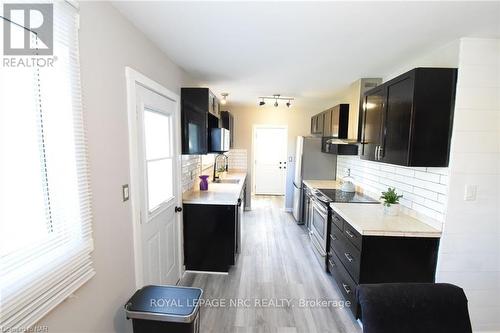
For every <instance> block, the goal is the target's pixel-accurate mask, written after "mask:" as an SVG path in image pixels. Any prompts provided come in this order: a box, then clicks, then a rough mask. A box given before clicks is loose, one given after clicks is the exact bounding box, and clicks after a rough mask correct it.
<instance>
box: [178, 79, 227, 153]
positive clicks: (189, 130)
mask: <svg viewBox="0 0 500 333" xmlns="http://www.w3.org/2000/svg"><path fill="white" fill-rule="evenodd" d="M219 113H220V111H219V101H218V99H217V97H216V96H215V95H214V94H213V93H212V92H211V91H210V90H209V89H208V88H181V126H182V128H181V142H182V153H183V154H198V155H199V154H207V153H209V139H210V130H211V129H212V128H217V127H219Z"/></svg>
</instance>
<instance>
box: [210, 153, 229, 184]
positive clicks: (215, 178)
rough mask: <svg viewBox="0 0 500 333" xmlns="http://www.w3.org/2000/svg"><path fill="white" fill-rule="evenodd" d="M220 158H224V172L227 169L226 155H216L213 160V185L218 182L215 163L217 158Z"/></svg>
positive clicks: (227, 160) (227, 159)
mask: <svg viewBox="0 0 500 333" xmlns="http://www.w3.org/2000/svg"><path fill="white" fill-rule="evenodd" d="M221 156H222V157H224V171H227V168H228V164H229V158H228V157H227V155H226V154H224V153H221V154H218V155H217V156H215V159H214V178H213V182H214V183H216V182H217V181H219V175H218V174H217V161H218V159H219V157H221Z"/></svg>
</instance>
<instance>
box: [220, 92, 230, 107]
mask: <svg viewBox="0 0 500 333" xmlns="http://www.w3.org/2000/svg"><path fill="white" fill-rule="evenodd" d="M221 96H222V99H221V101H220V104H222V105H226V104H227V96H229V94H228V93H222V94H221Z"/></svg>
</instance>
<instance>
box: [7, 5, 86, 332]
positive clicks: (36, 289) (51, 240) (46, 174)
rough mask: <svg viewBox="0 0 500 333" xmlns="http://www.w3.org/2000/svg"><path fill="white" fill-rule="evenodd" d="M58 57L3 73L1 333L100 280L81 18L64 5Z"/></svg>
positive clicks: (58, 14) (57, 14) (57, 24)
mask: <svg viewBox="0 0 500 333" xmlns="http://www.w3.org/2000/svg"><path fill="white" fill-rule="evenodd" d="M0 23H1V24H3V22H2V19H0ZM13 29H15V28H14V27H13ZM18 29H23V28H22V27H18ZM13 35H19V36H22V35H23V34H13ZM31 38H33V39H36V35H34V34H32V36H31ZM54 56H55V57H56V60H55V61H54V65H53V67H50V66H47V67H22V66H17V67H5V66H3V67H1V68H0V82H1V86H0V107H1V109H0V177H1V178H0V228H1V229H0V330H1V331H2V332H9V331H18V330H19V329H20V328H27V327H30V326H32V325H34V324H35V323H36V322H37V321H39V320H40V319H41V318H42V317H43V316H44V315H45V314H47V313H48V312H49V311H50V310H51V309H53V308H54V307H55V306H57V305H58V304H59V303H61V302H62V301H63V300H64V299H66V298H67V297H68V296H69V295H71V294H72V293H73V292H75V290H77V289H78V288H79V287H80V286H81V285H82V284H84V283H85V282H86V281H88V280H89V279H90V278H91V277H92V276H93V275H94V270H93V267H92V260H91V255H90V254H91V251H92V250H93V243H92V230H91V218H92V215H91V193H90V185H89V166H88V162H87V152H86V140H85V131H84V125H83V120H82V102H81V89H80V70H79V57H78V12H77V10H76V9H75V8H74V7H73V6H71V5H69V4H68V3H66V2H54Z"/></svg>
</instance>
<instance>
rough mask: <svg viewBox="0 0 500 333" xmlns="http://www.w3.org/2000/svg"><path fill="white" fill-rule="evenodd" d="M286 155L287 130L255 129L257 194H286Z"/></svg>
mask: <svg viewBox="0 0 500 333" xmlns="http://www.w3.org/2000/svg"><path fill="white" fill-rule="evenodd" d="M286 155H287V129H286V128H283V127H256V128H254V165H255V168H254V170H255V194H273V195H284V194H285V179H286V171H287V158H286Z"/></svg>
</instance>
